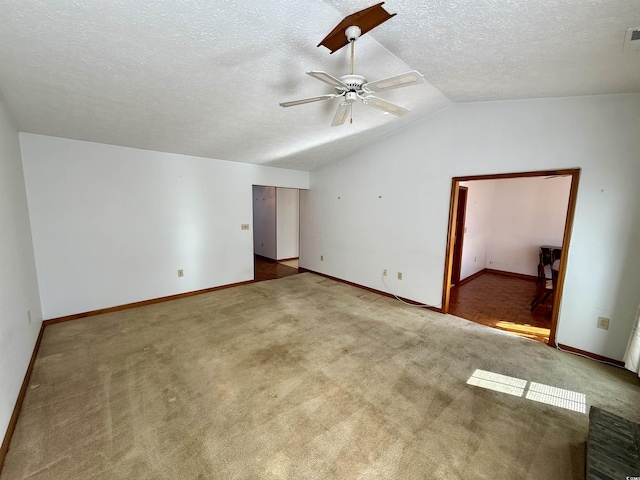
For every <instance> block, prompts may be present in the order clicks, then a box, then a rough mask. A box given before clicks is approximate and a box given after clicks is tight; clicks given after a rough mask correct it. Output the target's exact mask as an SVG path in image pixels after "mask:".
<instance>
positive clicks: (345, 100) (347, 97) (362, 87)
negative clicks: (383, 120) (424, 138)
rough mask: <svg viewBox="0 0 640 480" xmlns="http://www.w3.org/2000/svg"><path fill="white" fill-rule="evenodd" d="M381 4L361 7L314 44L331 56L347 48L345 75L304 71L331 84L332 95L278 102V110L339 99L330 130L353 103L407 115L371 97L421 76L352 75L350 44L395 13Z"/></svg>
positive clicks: (343, 116)
mask: <svg viewBox="0 0 640 480" xmlns="http://www.w3.org/2000/svg"><path fill="white" fill-rule="evenodd" d="M383 3H384V2H381V3H378V4H377V5H374V6H373V7H369V8H365V9H364V10H361V11H359V12H356V13H354V14H352V15H349V16H347V17H345V18H344V19H343V20H342V21H341V22H340V23H339V24H338V25H337V26H336V27H335V28H334V29H333V30H332V31H331V33H329V35H327V36H326V37H325V39H324V40H322V42H320V43H319V44H318V46H320V45H324V46H326V47H327V48H329V49H330V50H331V53H334V52H335V51H337V50H339V49H340V48H342V47H344V46H345V45H349V44H350V45H351V65H350V69H349V74H348V75H343V76H341V77H339V78H336V77H334V76H333V75H330V74H328V73H327V72H323V71H311V72H306V73H307V75H310V76H312V77H313V78H315V79H317V80H320V81H321V82H324V83H327V84H329V85H331V86H332V87H333V88H334V89H335V93H330V94H327V95H319V96H317V97H309V98H303V99H300V100H293V101H290V102H282V103H280V106H281V107H293V106H295V105H302V104H305V103H312V102H321V101H324V100H332V99H334V98H341V99H342V102H341V103H340V105H339V106H338V109H337V110H336V113H335V115H334V116H333V121H332V122H331V126H332V127H336V126H338V125H342V124H344V122H345V120H346V119H347V115H348V114H349V113H351V111H352V107H353V104H354V103H355V102H356V101H357V100H360V101H362V103H364V104H365V105H371V106H372V107H375V108H379V109H380V110H383V111H384V112H387V113H391V114H393V115H397V116H400V117H401V116H403V115H405V114H406V113H408V112H409V110H408V109H406V108H404V107H401V106H399V105H396V104H394V103H391V102H388V101H386V100H383V99H382V98H379V97H377V96H375V95H374V93H377V92H380V91H384V90H391V89H393V88H400V87H407V86H410V85H416V84H418V83H423V82H424V77H423V76H422V74H420V73H419V72H417V71H415V70H412V71H410V72H406V73H402V74H400V75H395V76H393V77H389V78H385V79H383V80H377V81H375V82H368V81H367V79H366V78H365V77H363V76H362V75H355V74H354V73H353V63H354V45H355V42H356V40H357V39H358V38H360V36H361V35H363V34H364V33H366V32H368V31H369V30H371V29H373V28H375V27H377V26H378V25H380V24H381V23H382V22H385V21H387V20H389V19H390V18H391V17H393V16H394V15H395V13H394V14H389V13H388V12H387V11H386V10H385V9H384V8H382V4H383ZM352 122H353V120H352Z"/></svg>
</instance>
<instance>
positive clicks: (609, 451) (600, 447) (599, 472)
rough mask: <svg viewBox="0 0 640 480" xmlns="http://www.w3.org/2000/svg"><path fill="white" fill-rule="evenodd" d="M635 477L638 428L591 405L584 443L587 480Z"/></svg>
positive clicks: (639, 464)
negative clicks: (587, 430)
mask: <svg viewBox="0 0 640 480" xmlns="http://www.w3.org/2000/svg"><path fill="white" fill-rule="evenodd" d="M636 477H640V425H638V424H637V423H633V422H630V421H629V420H625V419H624V418H622V417H618V416H617V415H614V414H613V413H611V412H607V411H606V410H602V409H601V408H598V407H593V406H592V407H591V410H590V411H589V438H588V440H587V468H586V478H587V480H608V479H612V480H613V479H618V478H622V479H624V478H636Z"/></svg>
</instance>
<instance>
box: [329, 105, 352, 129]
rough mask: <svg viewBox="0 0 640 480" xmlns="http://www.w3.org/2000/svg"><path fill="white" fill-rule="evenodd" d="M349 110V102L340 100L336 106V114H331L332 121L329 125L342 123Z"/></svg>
mask: <svg viewBox="0 0 640 480" xmlns="http://www.w3.org/2000/svg"><path fill="white" fill-rule="evenodd" d="M349 110H351V104H350V103H347V102H342V103H341V104H340V105H339V106H338V110H336V114H335V115H334V116H333V121H332V122H331V126H332V127H337V126H339V125H342V124H343V123H344V121H345V120H346V119H347V115H348V114H349Z"/></svg>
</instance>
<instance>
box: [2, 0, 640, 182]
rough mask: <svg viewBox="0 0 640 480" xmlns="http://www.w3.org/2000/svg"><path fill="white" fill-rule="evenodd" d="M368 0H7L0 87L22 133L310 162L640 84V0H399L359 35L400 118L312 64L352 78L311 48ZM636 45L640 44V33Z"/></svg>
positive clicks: (363, 56)
mask: <svg viewBox="0 0 640 480" xmlns="http://www.w3.org/2000/svg"><path fill="white" fill-rule="evenodd" d="M375 3H376V1H372V0H366V1H365V0H327V1H321V0H260V1H259V2H258V1H256V0H233V1H231V0H218V1H204V0H202V1H196V0H172V1H169V0H164V1H162V0H158V1H141V0H111V1H99V0H55V1H53V0H51V1H47V0H0V12H1V13H2V14H1V15H0V95H2V97H3V98H4V103H5V104H6V106H7V107H8V109H9V111H10V112H11V114H12V116H13V117H14V119H15V121H16V123H17V126H18V128H19V129H20V130H21V131H25V132H32V133H39V134H45V135H53V136H60V137H67V138H75V139H80V140H88V141H94V142H101V143H108V144H115V145H124V146H130V147H137V148H143V149H150V150H158V151H164V152H173V153H182V154H188V155H196V156H203V157H210V158H216V159H222V160H231V161H238V162H248V163H255V164H263V165H272V166H279V167H285V168H294V169H300V170H312V169H313V168H315V167H317V166H318V165H321V164H323V163H325V162H327V161H330V160H333V159H335V158H339V157H341V156H343V155H346V154H347V153H349V152H351V151H353V150H355V149H358V148H360V147H362V146H363V145H366V144H369V143H371V142H374V141H377V140H378V139H380V138H381V137H383V136H386V135H389V134H391V133H393V132H394V131H396V130H398V129H400V128H403V127H405V126H407V125H408V124H410V123H413V122H416V121H418V120H420V119H422V118H424V117H426V116H428V115H432V114H434V113H436V112H438V111H441V110H443V109H445V108H447V107H449V106H451V105H453V103H458V102H476V101H491V100H509V99H521V98H538V97H555V96H571V95H597V94H611V93H631V92H640V52H632V53H623V42H624V38H625V33H626V31H627V29H629V28H635V27H640V1H638V0H458V1H455V2H453V1H449V0H429V1H423V0H396V1H393V0H390V1H387V2H386V3H385V4H384V8H385V9H386V10H387V11H389V12H391V13H397V15H396V16H395V17H393V18H392V19H390V20H389V21H387V22H385V23H384V24H382V25H381V26H379V27H378V28H376V29H374V30H372V31H371V32H369V33H367V34H366V35H363V36H362V37H361V38H360V39H359V40H358V41H357V43H356V47H355V48H356V53H355V73H358V74H361V75H364V76H365V77H366V78H367V79H368V80H370V81H373V80H377V79H380V78H385V77H389V76H392V75H395V74H398V73H403V72H405V71H408V70H412V69H415V70H418V71H420V72H421V73H422V74H423V75H424V76H425V78H426V80H427V82H426V83H424V84H420V85H415V86H411V87H407V88H403V89H397V90H391V91H388V92H384V93H382V92H381V93H380V95H379V96H380V97H383V98H385V99H387V100H390V101H392V102H394V103H397V104H399V105H402V106H404V107H406V108H409V109H410V110H411V113H409V114H407V115H406V116H404V117H402V118H398V117H395V116H393V115H387V114H384V113H383V112H381V111H380V110H377V109H374V108H371V107H370V106H366V105H361V104H356V106H355V107H354V111H353V124H349V123H348V122H347V123H346V124H345V125H343V126H340V127H331V126H330V124H331V119H332V117H333V114H334V112H335V109H336V107H337V104H338V103H339V101H338V100H331V101H327V102H320V103H311V104H306V105H300V106H296V107H291V108H287V109H285V108H282V107H280V106H279V105H278V104H279V102H282V101H286V100H293V99H297V98H302V97H308V96H315V95H322V94H327V93H332V88H331V87H330V86H329V85H327V84H325V83H322V82H319V81H317V80H315V79H313V78H311V77H309V76H308V75H305V72H306V71H309V70H324V71H327V72H329V73H330V74H332V75H334V76H336V77H339V76H341V75H344V74H346V73H348V69H349V56H348V54H349V49H348V48H343V49H342V50H339V51H338V52H336V53H334V54H332V55H331V54H329V51H328V50H327V49H326V48H324V47H320V48H318V47H316V45H317V44H318V43H319V42H320V41H321V40H322V39H323V38H324V36H325V35H326V34H327V33H329V31H331V29H332V28H333V27H334V26H335V25H336V24H337V23H338V22H339V21H340V20H341V19H342V18H343V17H344V16H346V15H348V14H351V13H354V12H356V11H358V10H361V9H363V8H366V7H368V6H371V5H373V4H375ZM638 42H640V40H638Z"/></svg>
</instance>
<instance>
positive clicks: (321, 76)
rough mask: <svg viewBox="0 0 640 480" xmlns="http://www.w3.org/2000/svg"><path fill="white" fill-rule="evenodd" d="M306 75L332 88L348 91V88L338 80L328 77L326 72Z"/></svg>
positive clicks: (331, 76)
mask: <svg viewBox="0 0 640 480" xmlns="http://www.w3.org/2000/svg"><path fill="white" fill-rule="evenodd" d="M307 75H311V76H312V77H313V78H315V79H317V80H320V81H321V82H324V83H328V84H329V85H331V86H332V87H340V88H346V89H349V86H348V85H347V84H346V83H344V82H343V81H342V80H340V79H339V78H336V77H334V76H333V75H329V74H328V73H327V72H314V71H312V72H307Z"/></svg>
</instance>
